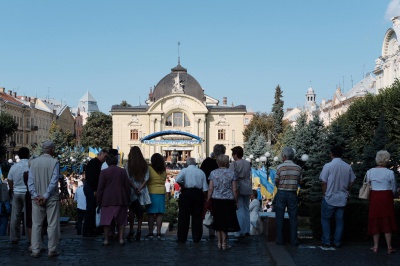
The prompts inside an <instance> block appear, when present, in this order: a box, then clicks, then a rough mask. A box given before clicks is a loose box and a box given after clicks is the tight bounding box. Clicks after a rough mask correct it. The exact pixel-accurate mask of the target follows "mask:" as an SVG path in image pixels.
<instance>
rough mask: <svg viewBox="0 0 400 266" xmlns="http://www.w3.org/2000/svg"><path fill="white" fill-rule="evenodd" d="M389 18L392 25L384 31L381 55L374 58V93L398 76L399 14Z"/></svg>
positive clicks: (390, 83) (399, 54)
mask: <svg viewBox="0 0 400 266" xmlns="http://www.w3.org/2000/svg"><path fill="white" fill-rule="evenodd" d="M391 20H392V22H393V27H392V28H390V29H388V30H387V31H386V34H385V37H384V38H383V44H382V53H381V56H380V57H379V58H378V59H376V60H375V69H374V74H375V76H376V93H378V92H379V90H380V89H382V88H385V87H388V86H390V85H392V84H393V82H394V80H395V79H396V78H397V79H398V78H400V48H399V47H400V16H397V17H393V18H392V19H391Z"/></svg>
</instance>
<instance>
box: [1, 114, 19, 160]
mask: <svg viewBox="0 0 400 266" xmlns="http://www.w3.org/2000/svg"><path fill="white" fill-rule="evenodd" d="M17 129H18V124H17V123H16V122H15V121H14V119H13V117H12V116H11V115H9V114H7V113H5V112H3V111H1V112H0V158H4V156H5V154H6V146H5V144H6V143H5V142H6V140H7V137H8V136H11V135H12V134H14V132H15V131H16V130H17Z"/></svg>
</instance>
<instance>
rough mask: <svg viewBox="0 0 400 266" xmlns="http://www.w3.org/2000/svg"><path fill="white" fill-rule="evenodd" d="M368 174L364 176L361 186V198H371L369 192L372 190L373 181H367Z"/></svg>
mask: <svg viewBox="0 0 400 266" xmlns="http://www.w3.org/2000/svg"><path fill="white" fill-rule="evenodd" d="M367 174H368V173H367ZM367 174H365V176H364V181H363V185H362V186H361V188H360V192H359V193H358V197H359V198H360V199H369V193H370V192H371V182H369V181H367V182H365V181H366V179H367Z"/></svg>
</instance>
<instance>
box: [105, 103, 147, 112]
mask: <svg viewBox="0 0 400 266" xmlns="http://www.w3.org/2000/svg"><path fill="white" fill-rule="evenodd" d="M147 109H149V106H147V105H138V106H130V107H125V106H121V105H118V104H117V105H113V106H111V112H113V111H120V112H146V111H147Z"/></svg>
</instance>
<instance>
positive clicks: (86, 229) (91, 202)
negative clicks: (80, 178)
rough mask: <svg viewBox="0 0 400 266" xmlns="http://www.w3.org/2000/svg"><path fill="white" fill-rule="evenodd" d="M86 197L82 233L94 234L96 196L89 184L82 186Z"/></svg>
mask: <svg viewBox="0 0 400 266" xmlns="http://www.w3.org/2000/svg"><path fill="white" fill-rule="evenodd" d="M83 193H85V197H86V214H85V223H84V224H83V234H84V235H88V234H94V233H95V230H96V197H95V196H94V191H93V190H92V188H91V187H89V186H86V185H85V186H84V187H83Z"/></svg>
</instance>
